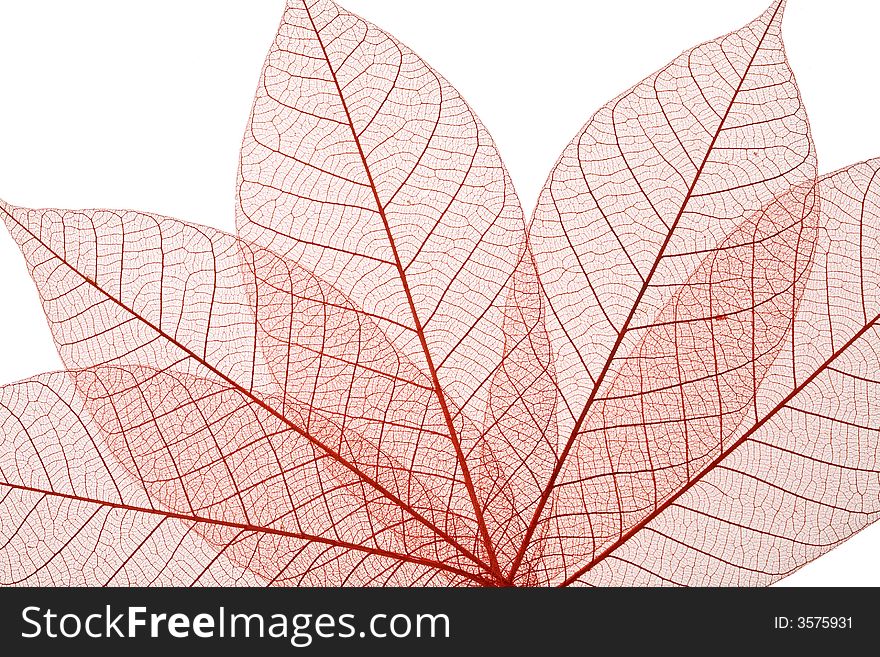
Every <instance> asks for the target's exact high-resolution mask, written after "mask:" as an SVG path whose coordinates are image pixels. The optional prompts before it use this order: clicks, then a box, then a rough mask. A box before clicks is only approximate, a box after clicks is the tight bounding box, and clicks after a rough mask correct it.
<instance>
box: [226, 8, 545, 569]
mask: <svg viewBox="0 0 880 657" xmlns="http://www.w3.org/2000/svg"><path fill="white" fill-rule="evenodd" d="M238 197H239V208H238V220H237V225H238V230H239V234H240V235H241V236H242V237H243V238H245V239H247V240H249V241H252V242H255V243H257V244H260V245H262V246H264V247H267V248H269V249H271V250H272V251H275V252H277V253H279V254H281V255H283V256H286V257H287V258H288V259H289V260H292V261H294V262H296V263H297V264H299V265H301V266H303V267H304V268H305V269H307V270H309V271H311V272H313V273H314V274H315V275H316V276H317V277H318V278H319V279H321V280H323V281H326V282H327V283H328V284H330V285H332V286H333V287H335V288H336V289H338V290H340V291H341V292H342V293H343V294H345V295H346V296H348V297H349V298H351V299H352V300H353V302H354V303H356V304H357V305H358V306H359V307H360V308H362V309H363V310H364V311H365V312H366V313H367V314H369V315H370V316H371V317H373V318H374V319H375V320H376V321H378V322H379V325H380V327H381V328H382V330H383V331H385V332H386V333H387V334H388V335H389V336H390V338H391V339H392V340H393V341H394V344H395V346H396V347H397V349H398V350H399V352H400V353H401V354H403V355H404V356H405V357H407V358H410V359H412V361H413V362H414V363H415V364H416V365H417V366H418V367H419V368H421V369H423V371H425V372H426V373H428V374H429V376H430V377H431V385H432V387H433V389H434V394H435V396H436V397H437V399H438V402H439V404H440V406H441V408H442V409H443V413H444V415H445V420H446V429H445V433H446V434H447V438H448V441H449V442H450V444H451V445H452V447H453V448H454V451H455V454H456V457H457V461H458V463H457V469H458V470H459V471H460V472H461V476H462V479H463V480H464V482H465V485H466V487H467V489H468V493H469V495H470V497H471V502H472V505H473V506H474V509H475V514H476V516H477V519H478V521H479V523H480V526H481V534H482V537H483V541H484V543H485V548H484V549H485V551H486V552H487V558H488V560H489V561H490V562H491V563H492V565H493V569H494V570H495V571H496V575H497V576H499V577H500V576H501V569H500V568H498V567H497V563H496V561H497V556H496V555H495V554H494V552H495V550H494V547H493V545H492V541H491V540H490V537H489V534H490V532H491V531H496V530H500V529H499V528H494V529H492V528H489V527H488V526H487V521H486V518H485V516H486V515H495V514H494V513H492V512H491V511H486V512H484V509H483V508H482V503H481V502H480V500H479V499H478V495H477V491H476V488H477V484H476V483H475V482H474V477H473V476H472V473H471V470H472V468H473V463H472V461H473V459H474V456H473V453H472V452H473V450H475V449H479V450H480V451H485V449H486V445H485V442H486V439H487V437H486V436H484V435H482V434H480V432H478V431H475V432H472V433H470V434H468V433H461V431H460V428H459V425H460V424H461V422H460V421H459V419H458V417H457V416H456V412H455V411H454V410H453V409H452V408H451V407H452V406H456V407H458V408H459V409H461V411H462V412H464V413H467V414H469V415H470V416H471V417H477V416H479V415H480V414H481V413H483V412H484V411H485V407H486V403H487V401H488V395H489V392H488V389H489V387H490V381H491V380H492V378H493V377H494V376H495V372H496V370H497V368H498V366H499V363H500V360H501V355H502V353H503V350H504V344H505V339H504V335H503V334H502V332H501V330H500V327H501V326H502V324H503V323H504V321H505V317H504V303H505V301H504V294H505V292H504V290H505V288H506V287H507V286H508V283H509V280H510V278H511V276H512V273H513V269H514V266H515V265H516V262H517V257H518V254H519V253H520V252H521V250H522V249H523V247H524V245H525V233H524V228H525V225H524V221H523V217H522V211H521V209H520V206H519V201H518V200H517V197H516V194H515V192H514V190H513V186H512V184H511V182H510V179H509V176H508V175H507V173H506V171H505V169H504V166H503V164H502V162H501V159H500V157H499V155H498V153H497V151H496V148H495V145H494V144H493V142H492V140H491V138H490V136H489V134H488V133H487V132H486V130H485V128H484V127H483V125H482V124H481V123H480V121H479V119H478V118H477V117H476V115H475V114H474V113H473V112H472V111H471V109H470V108H469V107H468V106H467V104H466V103H465V102H464V100H463V99H462V98H461V96H460V95H459V94H458V92H457V91H456V90H455V89H453V88H452V87H451V86H450V85H449V83H448V82H446V80H444V79H443V78H442V77H440V75H438V74H437V73H436V72H435V71H434V70H432V69H431V68H430V67H429V66H428V65H426V64H425V63H424V62H423V61H422V60H421V59H420V58H419V57H418V56H417V55H415V54H414V53H413V52H412V51H411V50H409V49H408V48H407V47H405V46H404V45H402V44H401V43H399V42H398V41H396V40H395V39H394V38H393V37H391V36H390V35H388V34H386V33H385V32H383V31H381V30H380V29H378V28H376V27H375V26H373V25H370V24H369V23H367V22H366V21H364V20H362V19H360V18H359V17H357V16H354V15H353V14H350V13H348V12H346V11H344V10H343V9H341V8H340V7H338V6H337V5H335V4H334V3H333V2H330V1H329V0H318V1H314V0H290V1H289V2H288V5H287V10H286V12H285V14H284V18H283V20H282V24H281V27H280V29H279V32H278V36H277V38H276V40H275V43H274V44H273V47H272V49H271V51H270V53H269V55H268V58H267V60H266V65H265V67H264V70H263V75H262V77H261V80H260V85H259V88H258V90H257V97H256V100H255V102H254V107H253V112H252V115H251V120H250V122H249V124H248V127H247V130H246V132H245V139H244V144H243V146H242V153H241V166H240V181H239V195H238ZM340 385H341V384H340ZM337 392H338V393H339V394H343V392H344V391H343V390H342V389H341V388H340V389H339V390H338V391H337ZM535 431H537V429H536V430H535ZM533 433H534V432H533ZM537 438H538V436H535V438H534V439H537ZM477 458H482V457H477ZM501 515H506V514H505V513H504V512H501Z"/></svg>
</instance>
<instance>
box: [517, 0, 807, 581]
mask: <svg viewBox="0 0 880 657" xmlns="http://www.w3.org/2000/svg"><path fill="white" fill-rule="evenodd" d="M783 9H784V2H774V3H773V5H772V6H771V7H770V8H769V9H768V10H767V11H766V12H765V13H764V14H762V15H761V16H760V17H758V18H757V19H756V20H754V21H753V22H752V23H750V24H748V25H747V26H746V27H744V28H742V29H741V30H739V31H737V32H733V33H731V34H728V35H725V36H723V37H720V38H718V39H715V40H714V41H710V42H707V43H705V44H702V45H700V46H697V47H696V48H693V49H691V50H688V51H686V52H684V53H683V54H682V55H680V56H679V57H678V58H676V59H675V60H673V61H672V62H671V63H670V64H669V65H667V66H666V67H664V68H663V69H661V70H660V71H658V72H657V73H655V74H653V75H651V76H650V77H648V78H647V79H645V80H644V81H642V82H641V83H639V84H637V85H636V86H635V87H633V88H632V89H630V90H628V91H626V92H624V93H623V94H621V95H620V96H619V97H618V98H616V99H614V100H613V101H611V102H610V103H608V104H607V105H606V106H604V107H603V108H602V109H600V110H599V111H598V112H597V113H596V114H595V115H594V116H593V117H592V119H591V120H590V121H589V122H588V123H587V125H586V126H585V127H584V129H583V130H582V131H581V133H580V134H579V135H578V136H577V137H576V138H575V139H574V141H573V142H572V143H571V144H570V145H569V147H568V148H567V149H566V151H565V152H564V153H563V155H562V157H561V159H560V161H559V162H558V163H557V165H556V167H555V168H554V170H553V172H552V173H551V174H550V178H549V179H548V181H547V184H546V187H545V189H544V191H543V193H542V195H541V199H540V201H539V204H538V208H537V210H536V213H535V220H534V225H533V228H532V237H533V241H532V247H533V249H534V252H535V257H536V261H537V263H538V268H539V271H540V275H541V280H542V285H543V290H544V292H545V294H546V296H547V303H548V306H549V309H548V313H547V317H548V330H549V331H550V335H551V339H552V342H553V345H554V347H555V349H556V352H557V354H558V357H559V365H558V367H557V372H558V379H559V386H560V389H561V391H562V394H563V398H564V399H565V404H564V405H561V406H560V408H565V409H566V410H567V411H568V413H569V415H568V416H567V417H564V418H563V419H562V420H561V421H560V424H561V425H562V426H565V430H564V434H563V438H562V443H563V447H562V448H561V450H560V455H559V459H558V460H557V464H556V467H555V469H554V471H553V473H552V475H551V477H550V479H549V482H548V484H547V485H546V486H545V489H544V491H543V493H542V496H541V499H540V502H539V503H538V505H537V509H536V511H535V513H534V514H533V517H532V521H531V522H530V525H529V529H528V530H527V533H526V541H525V542H524V543H523V546H522V549H521V551H520V559H526V560H527V553H528V551H529V549H530V541H531V540H532V534H534V533H535V532H536V530H538V528H539V527H541V526H542V525H544V523H551V524H555V523H556V522H557V520H556V519H560V518H565V520H564V521H562V525H558V526H554V527H553V528H552V529H545V531H549V532H550V535H551V536H550V537H548V538H549V540H551V541H553V542H554V543H556V545H555V546H554V547H553V548H552V551H554V552H556V553H557V554H559V555H560V556H561V557H562V555H563V553H566V555H565V556H564V557H563V558H560V559H559V560H558V562H559V563H560V564H562V563H565V566H564V569H566V570H567V569H569V568H572V567H574V568H577V567H578V565H577V563H578V562H580V561H582V560H584V559H585V558H586V559H587V560H589V556H590V555H591V554H593V552H594V551H596V552H600V551H601V546H602V545H605V544H608V543H610V542H613V541H614V540H615V538H616V537H619V536H620V535H621V534H623V533H625V532H626V531H627V530H628V529H629V528H630V527H631V526H632V525H634V524H637V523H638V522H639V521H640V519H642V518H644V517H645V516H647V515H648V514H650V513H651V512H652V510H653V509H655V508H656V506H657V504H658V503H659V502H660V501H661V500H662V499H663V498H665V497H666V496H667V495H669V494H671V493H674V492H675V490H676V489H677V488H678V487H680V486H681V485H684V484H686V482H687V481H688V479H689V478H690V477H691V476H692V475H693V474H695V473H696V472H697V471H698V470H699V463H701V462H706V461H707V460H711V449H710V448H709V445H714V447H713V448H712V449H717V448H718V447H719V446H720V445H721V444H722V443H723V442H725V437H724V435H723V434H724V431H722V432H721V434H717V435H712V433H711V429H710V425H711V424H712V423H713V419H712V416H713V411H712V405H713V403H714V402H712V401H711V399H712V398H715V399H717V400H718V402H717V403H714V405H715V406H716V407H717V408H716V409H715V415H716V416H719V417H720V416H723V415H725V414H726V413H728V412H730V411H731V410H732V409H733V408H734V407H735V406H736V405H737V403H739V402H742V401H743V400H745V399H748V398H751V397H752V396H754V390H755V389H756V388H757V387H758V385H759V384H760V382H761V379H762V378H763V374H762V373H761V370H765V369H766V367H767V366H769V364H770V363H772V360H773V356H774V349H778V346H776V347H774V345H777V344H778V343H780V342H782V341H784V337H785V332H786V331H787V330H788V328H789V326H790V321H791V314H792V312H793V311H794V309H795V308H796V307H797V303H796V302H797V298H796V297H797V295H796V294H795V295H794V297H795V298H794V299H790V300H789V301H790V303H789V304H788V307H787V308H786V307H784V304H776V303H771V304H767V303H755V301H757V298H753V299H752V301H753V303H751V304H748V303H743V302H744V301H748V297H749V296H752V297H761V296H764V297H766V296H767V295H769V296H770V297H774V295H775V294H776V293H777V292H779V293H782V291H783V290H784V289H787V290H789V291H791V290H794V289H796V286H794V283H795V281H797V280H798V279H799V277H800V276H801V274H802V273H803V271H805V270H804V266H805V265H806V264H808V261H809V256H810V254H811V252H812V248H811V243H810V238H809V234H810V233H811V232H813V233H814V232H815V231H814V228H811V227H814V226H815V213H816V212H817V207H816V203H814V202H811V201H810V198H811V195H812V188H813V184H814V182H815V178H816V157H815V152H814V148H813V144H812V140H811V137H810V131H809V125H808V122H807V117H806V112H805V110H804V108H803V105H802V103H801V101H800V96H799V93H798V90H797V86H796V84H795V81H794V77H793V74H792V72H791V70H790V69H789V67H788V64H787V61H786V58H785V52H784V48H783V44H782V34H781V25H782V15H783ZM782 197H785V198H786V200H785V201H784V202H780V203H781V205H780V203H777V204H775V207H776V210H775V211H774V210H770V211H768V212H765V213H762V209H764V208H767V207H768V206H770V204H771V203H773V201H774V199H779V198H782ZM783 206H784V207H783ZM777 215H778V216H777ZM755 217H760V218H759V219H754V218H755ZM759 225H760V227H758V226H759ZM802 229H803V231H804V232H805V233H806V235H805V236H804V239H803V240H802V241H801V242H800V244H799V246H797V247H796V248H795V250H794V252H793V251H792V250H791V249H790V248H788V247H787V245H786V244H785V243H784V240H785V239H790V238H791V237H792V234H793V235H798V233H799V232H800V231H801V230H802ZM786 230H789V231H792V232H789V234H788V235H787V236H786V237H784V238H783V237H782V236H783V234H784V232H785V231H786ZM738 231H742V234H740V235H737V233H738ZM750 232H751V233H753V236H752V240H755V239H756V238H759V239H767V238H771V245H772V248H768V249H767V250H766V251H765V252H764V253H758V252H757V251H755V250H752V249H750V248H749V246H748V241H749V237H748V236H747V234H748V233H750ZM774 237H775V239H774ZM725 240H731V242H730V243H728V244H725ZM813 241H815V240H814V239H813ZM731 246H732V247H733V250H731V249H730V248H729V247H731ZM743 247H744V248H743ZM780 247H781V250H780ZM759 249H760V245H759ZM774 249H775V250H774ZM737 251H739V253H737ZM793 255H794V256H797V257H799V258H801V260H800V261H799V262H794V263H790V262H787V261H786V258H788V257H790V256H793ZM804 258H806V259H804ZM777 267H781V269H780V271H778V272H777V271H774V269H776V268H777ZM716 268H717V269H716ZM753 271H754V272H757V278H758V279H760V280H757V281H756V280H752V279H751V274H752V272H753ZM694 272H701V273H700V274H697V276H698V279H699V280H697V281H696V287H694V281H692V280H691V275H692V274H693V273H694ZM713 277H717V278H719V280H718V281H717V282H716V281H715V280H714V278H713ZM762 280H763V281H764V283H763V284H762V283H761V281H762ZM725 281H726V282H725ZM773 281H775V282H773ZM701 288H702V289H701ZM743 295H745V297H744V296H743ZM689 296H690V298H689ZM765 300H766V299H765ZM792 301H793V303H792ZM670 304H672V305H670ZM725 309H726V310H725ZM682 313H683V318H684V321H683V322H679V321H675V320H674V317H675V316H677V315H679V314H682ZM725 315H728V316H730V318H731V321H730V322H727V321H726V319H727V317H725ZM746 315H748V317H746ZM713 318H714V319H713ZM691 320H693V321H691ZM706 320H709V321H706ZM716 320H717V321H718V322H721V324H720V325H718V326H715V325H716ZM743 320H745V321H743ZM657 323H659V325H658V326H657V327H656V328H653V329H652V328H651V327H653V326H654V325H655V324H657ZM664 327H665V328H664ZM750 327H751V329H750ZM679 329H681V330H679ZM765 329H766V330H767V331H766V334H765V333H764V331H765ZM715 330H720V331H721V334H722V336H723V337H721V339H718V338H717V337H716V336H715V335H714V331H715ZM646 331H647V332H650V333H653V336H652V337H651V338H646V336H645V333H646ZM736 331H743V333H742V339H743V340H750V339H751V338H752V337H753V336H759V337H760V339H763V340H765V343H764V344H756V345H755V346H754V353H751V354H749V353H745V354H744V353H743V346H742V345H740V344H739V339H738V338H737V337H736V335H735V334H736ZM750 333H751V335H750ZM640 349H643V350H644V353H642V354H639V350H640ZM746 351H747V352H748V351H750V349H746ZM654 352H656V354H655V353H654ZM634 356H635V358H634ZM655 356H656V358H657V359H659V361H660V362H662V365H661V370H662V371H661V372H659V376H658V377H657V378H656V379H655V378H654V372H653V371H652V368H653V367H654V366H655V365H656V363H657V362H658V361H657V360H654V359H655ZM743 358H744V359H745V360H743ZM759 361H760V362H759ZM749 364H751V365H752V366H749ZM728 367H730V375H729V377H723V376H720V375H722V374H724V373H725V372H726V371H727V370H728ZM748 377H752V379H751V382H750V381H749V378H748ZM725 378H727V379H728V380H726V381H725V380H723V379H725ZM663 381H666V383H665V384H664V383H662V382H663ZM733 382H738V385H744V386H745V387H744V388H743V389H742V390H740V391H739V393H738V394H739V400H735V399H733V398H728V399H727V400H726V401H725V399H724V394H725V393H724V392H723V391H722V388H724V387H727V386H729V385H730V384H731V383H733ZM683 384H689V385H691V387H692V390H683V389H681V390H680V389H679V388H681V386H682V385H683ZM655 386H657V391H656V393H652V394H651V395H644V394H634V393H648V392H651V391H652V390H653V389H654V387H655ZM664 386H665V388H664ZM614 388H616V390H614ZM626 391H629V392H626ZM621 394H623V395H629V397H627V398H626V400H623V401H620V402H611V403H609V400H610V398H611V397H613V396H615V395H618V396H619V395H621ZM688 394H693V395H694V398H687V397H686V396H687V395H688ZM707 394H710V395H711V397H710V398H709V400H706V399H705V396H706V395H707ZM645 404H646V405H645ZM743 410H744V411H745V410H747V409H745V408H744V409H743ZM609 412H610V413H611V415H612V416H613V415H617V417H616V418H612V417H605V416H606V415H607V414H608V413H609ZM624 416H626V417H624ZM731 419H732V418H728V422H730V420H731ZM682 420H685V421H684V422H682ZM608 423H610V424H611V426H618V425H619V426H620V427H621V430H620V431H621V433H618V434H617V435H613V436H612V435H609V433H608V432H607V431H605V430H604V429H605V427H606V425H607V424H608ZM670 423H672V424H673V425H675V426H674V429H673V430H672V435H665V434H663V433H662V431H663V429H662V427H663V426H670ZM696 424H702V426H700V427H699V428H697V427H696ZM714 426H715V429H716V430H717V429H718V427H719V426H720V425H719V423H718V422H715V425H714ZM597 431H598V433H597ZM694 431H696V432H697V433H698V434H699V435H698V436H688V434H689V433H693V432H694ZM716 433H717V431H716ZM621 434H623V435H624V436H625V437H622V435H621ZM638 434H641V435H640V436H639V435H638ZM690 437H693V438H694V441H695V442H694V449H693V450H691V448H690V447H689V446H688V445H687V443H688V441H689V438H690ZM603 443H604V444H603ZM691 461H694V462H693V463H691ZM618 475H619V476H618ZM619 478H622V479H623V481H619ZM551 518H553V519H551ZM575 526H576V527H578V531H579V532H580V534H579V535H585V536H586V539H585V540H583V541H573V540H569V539H568V538H566V537H567V536H570V535H571V534H569V533H568V532H569V530H570V529H571V528H572V527H575ZM544 549H545V550H546V549H547V547H546V546H545V548H544ZM568 553H571V554H568ZM519 563H520V562H517V563H516V564H515V566H514V569H513V572H514V573H515V572H516V570H517V568H518V567H519ZM560 567H562V566H560Z"/></svg>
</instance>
